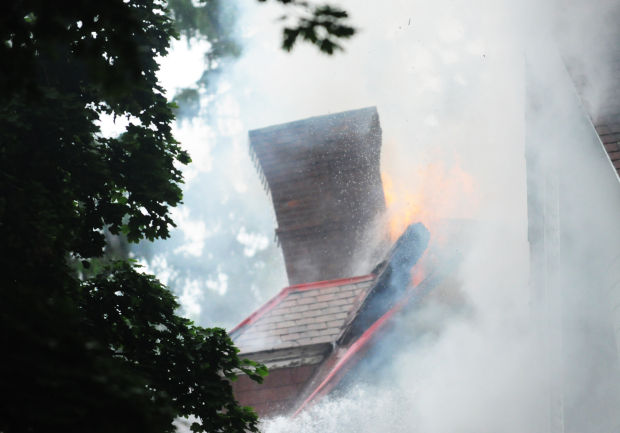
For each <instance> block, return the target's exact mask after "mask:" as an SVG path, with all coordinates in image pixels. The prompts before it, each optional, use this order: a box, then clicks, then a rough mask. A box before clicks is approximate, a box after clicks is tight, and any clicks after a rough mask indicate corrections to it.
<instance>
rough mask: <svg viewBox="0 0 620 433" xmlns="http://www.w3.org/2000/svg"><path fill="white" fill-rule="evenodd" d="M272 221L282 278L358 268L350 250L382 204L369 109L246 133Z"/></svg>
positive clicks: (376, 133) (375, 120) (297, 279)
mask: <svg viewBox="0 0 620 433" xmlns="http://www.w3.org/2000/svg"><path fill="white" fill-rule="evenodd" d="M249 135H250V149H251V153H252V154H253V156H254V158H255V161H256V163H257V166H258V169H259V172H260V173H261V175H262V176H263V177H264V181H265V183H266V186H267V187H268V189H269V191H270V193H271V197H272V200H273V205H274V209H275V213H276V217H277V220H278V228H277V229H276V235H277V237H278V239H279V241H280V244H281V246H282V251H283V254H284V261H285V263H286V271H287V274H288V279H289V283H290V284H300V283H306V282H311V281H321V280H331V279H336V278H342V277H346V276H348V275H354V274H355V273H358V270H357V269H355V267H354V263H355V260H356V252H358V251H360V250H362V249H363V247H362V245H363V244H364V240H365V237H366V236H367V233H368V230H369V229H370V228H371V227H372V226H373V224H374V223H375V221H376V219H377V218H378V217H379V216H380V215H381V214H382V212H383V211H384V210H385V199H384V196H383V188H382V184H381V175H380V171H379V162H380V152H381V126H380V124H379V115H378V113H377V110H376V108H375V107H370V108H363V109H359V110H353V111H346V112H342V113H337V114H331V115H327V116H319V117H312V118H309V119H305V120H300V121H295V122H291V123H286V124H282V125H276V126H270V127H267V128H263V129H257V130H254V131H250V134H249Z"/></svg>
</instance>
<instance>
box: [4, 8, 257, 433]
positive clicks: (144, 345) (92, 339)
mask: <svg viewBox="0 0 620 433" xmlns="http://www.w3.org/2000/svg"><path fill="white" fill-rule="evenodd" d="M176 35H177V32H176V30H175V28H174V23H173V21H172V20H171V18H170V14H169V12H168V10H167V9H166V5H165V4H164V3H162V2H160V1H157V0H108V1H105V2H83V1H64V2H49V1H45V0H22V1H14V2H10V3H9V4H8V5H6V6H5V8H4V10H3V14H2V15H1V16H0V155H1V157H0V190H1V191H2V195H1V196H0V236H1V238H2V247H1V253H2V257H3V259H2V261H1V262H0V263H1V264H0V270H1V272H2V282H3V284H2V289H1V291H0V305H1V309H0V327H1V329H2V336H3V338H2V343H3V347H4V350H3V356H2V357H1V358H0V359H1V361H0V368H1V371H2V378H1V380H0V393H1V395H2V397H0V431H2V432H5V433H11V432H26V431H42V430H51V431H65V432H73V431H76V432H77V431H80V432H82V431H95V432H104V431H119V432H124V431H127V432H129V431H131V432H135V431H142V432H168V431H173V430H174V429H173V425H172V421H173V420H174V419H175V417H178V416H187V415H195V416H197V417H198V418H197V421H196V422H195V423H194V424H193V426H192V428H193V429H194V430H196V431H209V432H219V431H221V432H228V431H230V432H232V431H243V430H245V429H247V430H255V429H256V414H255V413H254V412H253V411H252V410H251V409H250V408H244V407H240V406H239V405H238V404H237V403H236V401H235V399H234V397H233V395H232V390H231V387H230V384H229V380H233V379H234V378H235V374H236V372H238V371H244V372H245V373H246V374H249V375H250V376H251V377H252V378H254V379H256V380H259V381H260V379H261V377H262V376H263V375H264V374H265V369H264V367H263V366H261V365H258V364H255V363H252V362H250V361H246V360H241V359H239V358H238V356H237V349H236V348H235V347H234V346H233V344H232V342H231V340H230V339H229V338H228V336H227V335H226V333H225V332H224V331H223V330H221V329H202V328H199V327H196V326H194V325H193V324H192V323H191V322H189V321H188V320H186V319H183V318H181V317H179V316H177V315H176V314H175V312H174V311H175V309H176V307H177V304H176V301H175V300H174V298H173V296H172V295H171V294H170V293H169V292H168V291H167V289H166V288H165V287H163V286H162V285H161V284H160V283H159V282H158V281H157V280H155V279H154V278H153V277H152V276H149V275H144V274H142V273H140V272H138V271H137V270H136V269H135V268H134V267H133V266H131V265H130V264H128V263H127V262H122V261H116V262H111V263H110V264H107V265H105V266H104V267H103V268H102V269H100V268H101V266H97V271H96V272H95V271H93V269H94V268H95V266H94V265H95V264H97V265H98V264H99V260H100V257H101V256H102V255H103V254H104V252H105V245H106V243H105V231H106V230H107V231H109V232H111V233H116V234H118V233H123V234H124V235H126V236H127V238H128V240H129V241H131V242H137V241H138V240H140V239H145V238H146V239H151V240H152V239H156V238H165V237H167V236H168V235H169V230H170V227H171V226H173V225H174V223H173V221H172V220H171V218H170V215H169V207H170V206H175V205H177V204H178V203H179V202H180V200H181V183H182V177H181V172H180V165H182V164H187V163H188V162H189V156H188V155H187V154H186V153H185V152H184V151H183V150H182V149H181V148H180V146H179V143H177V142H176V141H175V139H174V137H173V135H172V133H171V123H172V122H173V120H174V114H173V112H172V106H171V105H170V104H169V103H168V101H167V100H166V98H165V95H164V93H163V89H162V88H161V87H160V86H159V84H158V82H157V77H156V75H155V74H156V71H157V69H158V65H157V62H156V58H157V56H163V55H165V54H166V52H167V50H168V47H169V41H170V38H171V37H174V36H176ZM102 115H111V116H114V117H115V118H124V119H126V121H127V127H126V131H125V133H123V134H122V135H120V136H119V137H113V138H110V137H103V136H102V135H101V133H100V130H99V126H98V125H99V123H98V122H99V119H100V118H101V116H102ZM76 264H79V266H75V265H76ZM79 269H82V272H79ZM86 269H90V271H89V272H85V270H86Z"/></svg>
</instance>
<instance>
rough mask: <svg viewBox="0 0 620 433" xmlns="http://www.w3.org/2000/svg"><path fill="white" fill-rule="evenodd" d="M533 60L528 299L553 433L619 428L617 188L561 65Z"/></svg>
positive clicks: (536, 57)
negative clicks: (544, 372) (537, 331)
mask: <svg viewBox="0 0 620 433" xmlns="http://www.w3.org/2000/svg"><path fill="white" fill-rule="evenodd" d="M549 52H550V51H547V52H546V54H547V55H546V56H541V55H538V54H539V53H535V52H533V53H530V56H529V59H528V61H529V62H528V74H527V82H528V85H527V88H528V92H527V93H528V97H527V101H528V103H527V106H526V129H527V132H526V153H527V165H528V208H529V209H528V219H529V241H530V246H531V286H532V287H531V290H532V292H531V296H532V304H533V305H534V306H535V309H536V313H537V314H536V315H535V317H536V320H538V321H539V326H540V331H541V335H542V337H541V341H542V342H543V347H544V350H543V351H542V354H543V356H542V357H541V363H543V364H546V368H547V376H548V377H549V384H548V392H549V393H550V407H549V413H550V421H551V422H550V425H551V428H550V429H549V431H551V432H556V431H558V432H564V431H566V432H568V431H579V432H610V433H611V432H615V431H618V429H619V428H620V416H619V414H618V411H617V408H618V407H620V361H619V360H620V357H619V353H618V347H619V344H618V343H619V342H620V259H619V257H620V182H619V181H618V177H617V173H616V170H615V167H614V166H613V164H612V162H611V161H610V157H609V155H608V154H607V152H606V150H605V147H604V146H603V143H602V142H601V140H600V138H599V135H598V134H597V132H596V130H595V128H594V126H593V124H592V122H591V120H590V116H589V115H588V113H587V112H586V110H585V108H584V106H583V104H582V102H581V100H580V98H579V96H578V93H577V89H576V87H575V84H574V82H573V81H572V80H571V78H570V77H569V75H568V73H567V71H566V69H565V67H564V64H563V62H562V61H561V59H560V57H559V56H557V58H554V57H553V56H550V55H548V53H549Z"/></svg>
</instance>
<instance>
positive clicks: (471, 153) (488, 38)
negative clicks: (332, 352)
mask: <svg viewBox="0 0 620 433" xmlns="http://www.w3.org/2000/svg"><path fill="white" fill-rule="evenodd" d="M340 3H341V4H342V6H343V7H344V8H345V9H347V10H349V11H350V12H351V16H352V21H353V23H354V24H355V25H356V26H358V27H359V28H360V32H359V34H358V35H357V36H356V37H355V38H354V39H353V40H352V41H351V42H350V43H347V44H346V52H345V53H344V54H338V55H337V56H335V57H333V58H327V57H322V56H321V55H319V54H317V53H315V51H314V48H310V47H303V46H300V47H298V48H296V49H295V50H294V52H293V53H292V54H286V53H283V52H281V51H280V50H279V48H278V44H279V37H280V34H279V31H280V28H279V26H278V23H277V22H276V21H275V18H276V17H277V16H278V14H279V13H280V10H278V9H277V8H276V7H275V6H273V7H272V9H269V8H260V9H259V8H257V7H255V5H254V3H253V2H251V1H248V2H247V6H246V14H245V18H244V19H245V21H244V22H243V24H242V27H243V28H244V29H245V36H246V37H247V40H248V42H247V48H246V54H245V56H244V57H243V58H242V59H241V61H240V62H239V63H238V64H237V65H236V67H235V69H234V72H233V73H232V74H231V75H230V76H229V80H230V82H231V83H233V87H235V88H236V94H237V98H238V99H237V103H238V104H239V110H240V113H241V117H242V118H243V122H244V124H245V125H246V126H247V128H248V129H252V128H256V127H263V126H268V125H272V124H276V123H282V122H287V121H292V120H296V119H300V118H305V117H308V116H312V115H320V114H326V113H329V112H337V111H343V110H348V109H354V108H359V107H364V106H370V105H377V107H378V109H379V114H380V118H381V125H382V128H383V132H384V145H383V151H382V170H383V171H385V172H387V173H389V174H390V175H391V177H392V178H393V180H394V182H395V183H396V182H398V183H400V184H404V185H407V184H410V185H412V186H413V185H416V183H417V182H421V180H420V179H416V177H415V175H414V174H415V173H417V172H419V170H418V168H420V167H422V168H423V167H426V166H428V165H429V164H441V165H443V166H447V167H450V166H458V167H460V168H461V169H462V170H464V171H465V172H467V173H469V174H470V175H471V176H473V178H474V181H475V186H476V198H477V200H476V201H477V202H478V203H477V205H476V206H475V208H466V207H467V203H465V204H463V205H462V206H463V207H464V209H462V213H463V214H464V215H465V216H467V217H472V218H475V219H476V220H477V221H478V224H477V225H476V229H475V232H474V233H473V236H472V240H471V242H470V243H469V244H468V245H467V247H466V248H465V250H464V251H465V254H464V258H463V261H462V263H461V264H460V265H459V266H458V268H455V269H454V275H453V277H454V280H458V281H459V282H460V283H459V285H458V287H455V288H454V289H458V290H459V291H460V293H461V294H462V296H463V298H464V299H465V301H463V303H464V306H466V307H467V311H468V312H470V313H469V314H460V315H459V314H456V315H454V316H451V315H450V314H448V315H446V312H445V309H444V308H442V307H441V306H440V305H439V306H438V305H437V304H436V303H434V302H429V304H428V305H427V307H426V308H425V309H423V310H422V311H418V312H417V313H416V314H418V315H419V317H416V318H408V319H407V320H408V321H409V322H411V323H412V324H411V323H410V324H409V325H407V324H404V325H402V326H401V327H400V328H399V329H400V331H401V332H405V333H406V332H411V334H412V338H411V342H410V344H401V345H399V346H395V347H392V348H390V353H389V358H393V359H395V360H392V362H389V363H388V362H386V363H385V366H384V370H383V371H382V372H381V373H377V378H376V379H377V380H375V381H373V383H372V384H363V383H362V384H360V385H358V386H356V387H353V388H352V389H350V390H349V392H347V393H345V394H344V395H342V394H341V395H339V396H337V397H336V396H334V397H330V398H329V399H325V400H323V401H321V402H320V403H319V404H317V405H316V406H315V407H313V408H311V409H310V410H309V411H307V412H304V413H302V414H301V415H300V416H299V417H297V418H295V419H289V418H277V419H274V420H267V421H265V422H264V425H263V430H264V431H265V432H269V433H276V432H285V431H286V432H290V431H296V432H308V433H309V432H325V431H330V432H331V431H333V432H354V431H355V432H376V431H396V432H398V431H407V432H411V431H417V432H423V433H435V432H437V433H439V432H519V433H522V432H524V431H527V432H539V431H540V432H543V431H560V430H558V428H560V427H557V426H550V424H553V422H556V423H557V420H556V421H553V416H554V413H555V411H556V410H557V408H556V407H554V404H555V403H553V402H552V403H550V399H552V396H553V388H554V386H555V382H554V381H555V380H556V378H557V377H561V380H560V382H561V385H560V388H561V391H562V394H563V395H564V398H563V404H564V407H562V408H561V410H562V411H563V413H564V414H565V417H566V419H567V422H568V424H567V425H568V427H567V428H573V429H576V430H574V431H592V432H595V431H615V430H613V429H614V428H615V427H617V424H614V423H617V418H616V415H614V412H617V409H618V406H617V404H618V401H617V400H614V398H615V397H614V396H616V395H617V390H618V389H620V382H618V376H617V368H618V365H617V354H615V353H612V354H609V353H607V355H609V357H610V359H612V361H611V363H610V362H608V361H607V360H604V361H601V362H598V361H596V360H594V361H593V360H592V359H598V358H599V357H600V355H601V353H603V352H609V350H608V347H612V346H613V344H615V343H614V340H613V331H614V330H613V327H612V326H611V324H609V323H607V320H608V317H609V316H610V314H611V312H610V311H609V310H610V309H611V306H610V305H609V304H608V303H607V302H606V299H607V298H604V297H603V295H605V296H607V293H608V290H612V291H613V290H615V289H609V287H610V285H612V284H615V283H616V282H617V281H618V275H617V271H616V270H615V269H613V266H614V264H613V262H612V261H611V260H612V259H613V258H615V257H617V256H618V253H619V251H618V249H619V248H620V247H618V246H619V245H620V243H618V242H616V240H617V239H618V237H619V236H618V228H617V227H616V225H614V224H612V223H610V218H611V217H610V215H611V216H613V215H620V213H615V212H616V211H618V210H620V207H619V206H618V204H619V203H620V197H618V193H619V192H620V189H619V188H620V185H617V184H612V183H613V182H612V181H609V179H612V180H614V181H616V183H617V179H615V174H614V173H613V170H612V169H611V167H610V166H609V163H608V161H606V160H604V158H606V156H605V155H604V153H601V152H602V149H601V148H600V144H598V143H597V142H596V140H597V138H596V136H594V135H592V134H593V130H592V128H591V125H590V124H589V123H588V120H587V118H586V117H585V114H584V112H583V111H582V107H580V106H579V101H578V99H577V97H576V93H575V89H574V88H572V87H571V84H570V82H569V81H567V75H566V74H567V73H566V70H565V69H564V68H563V66H562V62H561V60H560V57H559V54H558V52H559V51H562V50H563V53H562V54H563V56H564V57H565V58H569V59H582V64H583V65H585V66H584V67H583V68H582V71H581V72H582V73H584V74H585V76H586V77H587V78H588V79H589V81H588V83H590V84H589V85H588V86H586V92H585V97H586V101H587V104H588V107H589V108H590V109H591V112H596V106H597V104H598V103H599V99H600V98H598V97H599V96H600V94H601V92H602V91H601V90H600V89H604V88H605V87H604V86H602V85H601V80H603V81H604V80H605V79H606V78H609V77H605V76H604V74H603V75H601V74H595V73H594V72H593V71H590V69H592V68H591V67H592V65H593V64H594V62H595V61H596V62H598V63H597V64H604V63H605V59H603V58H602V57H601V56H602V54H601V53H603V52H605V47H608V46H610V45H611V44H613V41H611V40H606V39H599V40H598V41H597V43H598V45H597V46H598V47H599V48H600V50H590V48H589V47H591V46H592V44H591V42H592V39H595V36H592V35H591V33H588V31H592V30H593V29H596V28H598V27H599V26H602V25H604V24H605V23H606V19H607V17H608V14H609V13H610V11H611V10H612V9H613V7H616V6H618V5H617V2H609V1H607V2H551V1H548V2H538V3H536V2H516V1H499V0H495V1H491V0H475V1H459V0H452V1H448V0H438V1H435V2H432V3H431V2H428V1H391V2H363V3H362V2H355V1H352V0H351V1H346V2H340ZM560 36H561V37H560ZM558 44H560V45H562V46H563V47H564V48H563V49H562V50H558V48H557V47H558V46H559V45H558ZM553 59H556V60H553ZM528 62H529V66H528ZM584 71H585V72H584ZM528 76H529V77H532V78H530V81H528V78H527V77H528ZM567 83H569V84H567ZM528 92H535V93H536V95H535V96H536V98H537V100H538V102H539V103H540V107H539V108H538V109H537V111H536V112H535V113H533V112H532V107H531V106H530V104H531V100H530V97H529V96H528ZM593 107H594V108H593ZM528 113H529V114H528ZM528 115H529V116H537V119H538V121H537V122H529V123H528V124H526V117H527V116H528ZM532 128H535V130H534V131H533V130H532ZM526 136H530V138H529V139H533V140H535V141H536V146H539V151H538V150H535V153H537V154H539V156H540V158H543V160H544V161H545V163H549V159H548V158H549V156H548V155H549V154H553V152H555V151H556V150H557V149H560V152H561V151H562V150H563V149H565V150H566V151H567V152H571V155H570V157H569V158H562V159H561V161H564V162H570V163H571V164H572V165H571V166H570V167H561V168H562V169H563V170H564V169H566V170H571V169H574V170H578V171H577V173H575V176H576V177H579V181H580V182H579V184H580V186H579V187H578V188H577V187H576V186H575V185H574V184H565V185H564V188H565V189H564V191H565V192H564V193H563V194H566V195H567V196H571V195H572V194H576V195H581V196H584V197H585V198H587V197H588V196H591V197H590V201H588V205H587V208H582V209H577V206H576V204H575V203H576V202H577V201H576V200H572V199H566V200H565V202H566V203H567V204H566V208H565V209H564V210H563V212H564V215H567V216H566V217H565V221H566V222H567V224H569V227H568V228H567V227H564V228H562V230H564V233H568V232H570V233H573V234H574V235H573V236H572V237H571V238H570V239H569V240H570V241H571V242H572V244H571V245H570V247H568V248H567V247H564V249H563V250H562V251H563V254H564V256H563V259H564V260H565V261H564V266H565V268H563V269H566V266H568V265H569V264H570V265H571V268H570V272H568V271H567V272H565V273H564V275H562V278H561V279H562V282H563V283H564V284H565V286H566V287H567V289H566V293H567V295H566V296H567V297H568V298H567V299H568V300H564V301H558V302H556V303H555V304H554V303H553V302H551V301H549V300H548V299H547V300H546V301H541V300H540V299H539V298H538V295H537V294H533V293H532V292H531V289H530V284H529V280H530V269H529V263H530V256H529V245H528V232H527V230H528V215H527V210H528V207H527V206H528V203H527V185H526V182H527V179H526V161H525V142H526V140H527V139H528V138H527V137H526ZM531 137H534V138H531ZM571 140H573V141H574V142H575V143H577V142H578V143H581V144H582V145H572V144H571V145H569V144H568V143H569V142H571ZM564 143H567V144H566V146H565V147H564V148H562V147H561V146H562V145H564ZM536 146H534V148H535V149H536ZM580 146H581V147H580ZM597 146H598V148H597ZM549 149H556V150H554V151H553V152H550V151H549ZM596 152H599V153H596ZM605 164H607V165H605ZM605 170H608V171H607V172H605ZM580 173H582V174H583V176H580ZM603 178H605V179H603ZM610 182H611V183H610ZM429 187H431V188H432V185H430V186H429ZM614 188H615V189H614ZM588 191H590V192H591V194H589V193H588ZM434 193H435V194H442V191H441V190H439V191H434ZM603 197H608V199H607V200H606V199H605V198H603ZM447 199H449V198H447ZM563 200H564V199H563ZM568 215H574V218H569V217H568ZM588 216H589V217H590V219H591V220H592V222H591V223H590V224H588V225H587V229H586V227H584V221H587V219H588ZM579 227H581V230H578V228H579ZM610 244H611V245H612V246H609V245H610ZM613 245H615V246H613ZM571 248H574V251H571ZM584 251H587V252H589V254H591V256H590V258H591V257H592V256H596V255H600V256H599V257H598V261H599V262H601V263H604V266H603V265H601V266H602V268H605V266H606V267H607V268H606V269H608V271H606V273H601V272H602V271H601V266H598V265H597V266H594V265H590V264H588V266H586V267H584V268H581V267H580V266H578V264H579V263H589V259H588V257H587V255H584ZM585 268H587V269H585ZM609 269H611V270H609ZM614 278H615V279H614ZM577 282H578V283H577ZM577 285H578V286H579V287H578V288H579V289H581V293H590V294H591V297H590V298H588V297H586V296H585V295H581V297H579V296H577V295H576V294H577V293H579V291H578V289H577V287H576V286H577ZM603 292H604V293H603ZM592 299H596V302H592ZM556 301H557V299H556ZM586 301H587V302H586ZM541 302H542V303H541ZM539 304H540V305H539ZM549 308H551V309H552V310H554V311H551V312H550V311H548V309H549ZM560 314H561V316H562V317H563V319H562V320H564V325H562V332H561V333H562V334H563V336H562V338H563V342H562V347H561V348H560V350H563V351H564V352H563V353H564V354H565V356H569V357H570V359H568V360H565V361H562V362H559V363H558V362H555V363H554V361H555V358H554V357H553V356H552V355H549V352H550V351H551V350H552V349H550V348H549V347H548V343H549V337H548V336H547V335H546V333H547V331H546V329H547V328H546V327H545V326H546V325H545V323H546V322H545V321H547V320H548V315H551V316H553V317H556V316H555V315H560ZM407 320H405V321H406V322H407ZM420 321H423V322H425V323H433V324H434V327H435V329H434V330H433V332H430V333H429V334H428V335H427V337H425V338H423V339H420V338H414V334H416V333H419V329H420V328H419V326H420ZM616 323H618V322H616ZM588 332H590V335H586V334H587V333H588ZM606 332H609V334H610V335H611V337H610V338H607V337H608V336H607V335H603V334H604V333H606ZM552 340H553V338H552ZM399 341H401V343H402V340H399ZM592 341H595V342H596V344H594V346H593V345H592V344H591V342H592ZM610 342H611V344H612V346H609V344H610ZM598 343H600V345H599V349H600V347H603V346H605V347H603V349H601V350H598V349H597V348H596V347H595V346H596V345H597V344H598ZM579 348H581V349H582V352H581V353H579V350H578V349H579ZM593 348H594V349H596V350H594V351H593ZM613 351H615V346H614V347H613V350H612V352H613ZM383 355H385V354H383ZM614 362H615V364H614ZM610 365H611V367H610ZM603 367H605V368H608V370H609V371H608V372H605V374H602V373H601V374H599V375H598V376H597V374H598V373H597V374H594V373H592V374H588V372H587V370H588V369H595V370H599V371H600V370H601V369H602V368H603ZM607 388H609V389H610V390H611V391H609V390H607ZM586 394H587V395H586ZM588 397H590V400H591V401H589V402H588V401H587V398H588ZM550 420H552V421H550ZM562 429H563V427H562ZM566 431H569V430H566Z"/></svg>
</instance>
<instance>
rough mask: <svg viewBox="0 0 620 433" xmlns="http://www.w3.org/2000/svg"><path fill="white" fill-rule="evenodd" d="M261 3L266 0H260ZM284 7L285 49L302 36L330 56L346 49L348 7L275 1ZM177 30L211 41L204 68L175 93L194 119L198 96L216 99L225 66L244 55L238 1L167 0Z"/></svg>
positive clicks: (182, 114)
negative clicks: (344, 41)
mask: <svg viewBox="0 0 620 433" xmlns="http://www.w3.org/2000/svg"><path fill="white" fill-rule="evenodd" d="M258 1H259V2H261V3H265V2H267V0H258ZM273 1H275V2H277V3H280V4H282V5H284V6H285V13H284V14H283V15H282V16H281V17H280V19H281V20H282V21H283V23H284V24H283V27H282V48H283V49H284V50H285V51H291V50H292V49H293V47H294V46H295V45H296V43H297V42H298V41H301V42H304V43H308V44H310V45H313V46H315V47H316V48H318V49H319V50H320V51H321V52H322V53H325V54H327V55H332V54H334V53H335V52H337V51H343V50H344V47H343V45H342V43H343V40H344V39H348V38H350V37H352V36H353V35H354V34H355V32H356V29H355V28H354V27H353V26H352V25H350V24H349V23H348V18H349V15H348V13H347V11H345V10H343V9H340V8H338V7H335V6H333V5H329V4H321V5H316V4H312V3H309V2H307V1H304V0H273ZM169 5H170V8H171V10H172V15H173V17H174V18H175V26H176V28H177V30H178V31H179V32H180V33H181V34H182V35H183V36H185V37H186V38H187V40H188V41H192V40H206V41H208V49H207V50H206V52H205V54H204V60H205V69H204V71H203V73H202V74H201V76H200V78H199V79H198V80H197V82H196V84H195V85H194V86H192V87H188V88H184V89H181V90H179V92H177V94H176V95H175V96H174V101H175V103H176V104H177V105H178V106H179V110H178V111H177V115H178V117H179V118H181V119H185V118H192V117H195V116H197V115H198V113H199V111H200V97H201V96H202V97H204V98H205V99H207V100H208V101H209V100H211V99H213V98H214V92H215V87H216V83H217V80H218V79H219V77H220V76H221V74H222V72H223V70H224V69H225V66H226V65H227V64H228V63H229V62H230V61H233V60H234V59H236V58H237V57H239V56H240V55H241V52H242V46H241V42H240V41H239V40H238V37H237V35H238V33H239V32H238V29H237V28H236V19H237V14H238V10H237V8H236V2H234V1H231V0H198V1H193V0H169Z"/></svg>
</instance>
